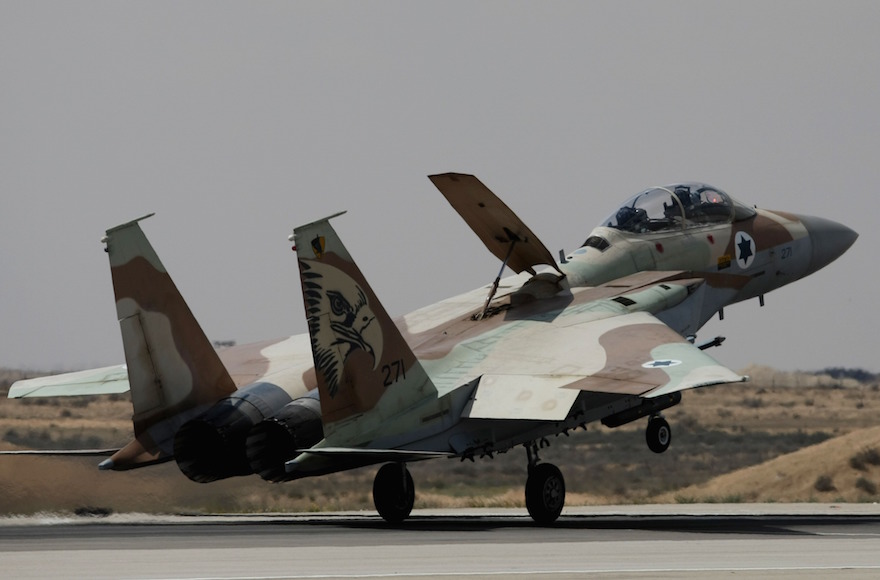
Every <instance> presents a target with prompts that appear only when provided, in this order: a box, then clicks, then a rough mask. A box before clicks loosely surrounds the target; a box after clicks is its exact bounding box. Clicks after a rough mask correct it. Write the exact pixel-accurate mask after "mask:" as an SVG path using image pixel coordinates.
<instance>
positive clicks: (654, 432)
mask: <svg viewBox="0 0 880 580" xmlns="http://www.w3.org/2000/svg"><path fill="white" fill-rule="evenodd" d="M645 441H647V443H648V449H650V450H651V451H653V452H654V453H663V452H664V451H666V450H667V449H669V444H670V443H672V429H671V428H670V427H669V423H667V422H666V419H664V418H663V417H653V418H651V420H650V421H648V428H647V429H645Z"/></svg>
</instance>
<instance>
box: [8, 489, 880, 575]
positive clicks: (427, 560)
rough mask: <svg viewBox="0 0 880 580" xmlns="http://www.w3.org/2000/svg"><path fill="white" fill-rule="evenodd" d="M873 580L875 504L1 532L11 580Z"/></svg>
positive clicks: (98, 522)
mask: <svg viewBox="0 0 880 580" xmlns="http://www.w3.org/2000/svg"><path fill="white" fill-rule="evenodd" d="M832 575H833V576H834V577H835V578H877V577H880V509H878V506H877V505H864V504H857V505H854V506H847V505H846V504H844V505H841V506H828V505H824V504H823V505H820V504H816V505H808V506H798V507H788V506H774V505H770V506H766V507H765V508H762V509H755V508H754V507H743V506H719V505H709V506H633V507H629V508H577V509H575V510H566V512H565V513H564V514H563V517H562V518H560V520H559V521H558V522H557V523H556V525H554V526H553V527H548V528H542V527H537V526H535V525H533V524H532V522H531V520H530V519H529V518H528V516H526V515H525V513H524V510H456V511H417V512H415V513H414V517H412V518H411V519H410V520H408V521H407V522H405V523H404V524H403V525H400V526H388V525H386V524H385V523H384V522H383V521H382V520H380V519H379V518H378V516H375V515H373V514H370V513H363V514H361V513H346V514H319V515H271V516H200V517H187V516H176V517H153V516H137V515H122V514H120V515H113V516H110V517H108V518H61V517H51V516H47V517H34V518H22V519H6V520H0V577H2V578H22V579H23V578H60V577H64V578H96V579H98V578H120V579H135V578H137V579H147V578H149V579H172V578H174V579H178V578H180V579H189V580H193V579H224V580H231V579H280V578H386V577H395V578H441V577H442V578H449V577H464V578H497V577H499V576H517V577H529V578H553V579H560V578H582V577H587V578H729V577H736V578H805V577H806V578H827V577H830V576H832Z"/></svg>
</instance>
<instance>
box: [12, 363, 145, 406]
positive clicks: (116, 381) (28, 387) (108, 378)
mask: <svg viewBox="0 0 880 580" xmlns="http://www.w3.org/2000/svg"><path fill="white" fill-rule="evenodd" d="M128 390H129V385H128V369H127V368H126V367H125V365H116V366H112V367H104V368H100V369H92V370H88V371H77V372H75V373H64V374H61V375H51V376H48V377H38V378H35V379H23V380H20V381H16V382H15V383H13V384H12V387H10V388H9V398H10V399H23V398H26V397H72V396H76V395H110V394H115V393H125V392H126V391H128Z"/></svg>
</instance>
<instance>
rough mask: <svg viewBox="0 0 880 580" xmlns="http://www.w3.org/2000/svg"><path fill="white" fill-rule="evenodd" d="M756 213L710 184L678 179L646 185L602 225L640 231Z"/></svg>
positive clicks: (693, 225) (713, 222)
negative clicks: (657, 184) (655, 184)
mask: <svg viewBox="0 0 880 580" xmlns="http://www.w3.org/2000/svg"><path fill="white" fill-rule="evenodd" d="M754 215H755V210H754V209H752V208H750V207H748V206H746V205H743V204H741V203H740V202H738V201H736V200H734V199H733V198H731V197H730V196H729V195H727V194H726V193H724V192H723V191H721V190H720V189H716V188H714V187H712V186H711V185H706V184H705V183H676V184H673V185H667V186H665V187H651V188H649V189H646V190H645V191H643V192H641V193H640V194H638V195H636V196H634V197H632V198H630V199H629V200H627V202H626V203H625V204H623V206H622V207H621V208H620V209H618V210H617V211H616V212H614V213H613V214H611V215H610V216H608V217H607V218H606V219H605V220H603V221H602V223H601V224H599V225H600V226H605V227H610V228H615V229H618V230H621V231H625V232H632V233H637V234H641V233H648V232H659V231H668V230H682V229H686V228H697V227H701V226H706V225H716V224H725V223H730V222H733V221H740V220H744V219H748V218H750V217H752V216H754Z"/></svg>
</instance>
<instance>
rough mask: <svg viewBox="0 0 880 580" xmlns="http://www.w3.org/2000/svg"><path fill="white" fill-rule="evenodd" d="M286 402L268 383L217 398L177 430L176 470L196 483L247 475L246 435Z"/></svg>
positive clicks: (282, 394)
mask: <svg viewBox="0 0 880 580" xmlns="http://www.w3.org/2000/svg"><path fill="white" fill-rule="evenodd" d="M288 402H290V396H289V395H288V394H287V393H286V392H284V391H283V390H282V389H281V388H279V387H277V386H275V385H272V384H270V383H255V384H253V385H249V386H247V387H244V388H242V389H240V390H239V391H237V392H236V393H235V394H234V395H232V396H230V397H227V398H225V399H221V400H220V401H218V402H217V403H216V404H215V405H214V406H212V407H211V408H210V409H208V410H207V411H206V412H205V413H204V414H202V415H200V416H198V417H196V418H195V419H192V420H190V421H187V422H186V423H184V424H183V426H181V427H180V429H178V430H177V434H176V435H175V436H174V458H175V460H176V461H177V466H178V467H179V468H180V471H182V472H183V474H184V475H186V476H187V477H188V478H190V479H191V480H193V481H196V482H199V483H209V482H212V481H217V480H218V479H225V478H227V477H234V476H236V475H250V474H251V473H253V471H252V470H251V467H250V464H249V463H248V458H247V453H246V452H245V442H246V440H247V436H248V432H249V431H250V430H251V427H253V426H254V425H256V424H257V423H259V422H260V421H262V420H263V419H264V418H265V417H267V416H270V415H272V414H273V413H275V412H276V411H277V410H278V409H281V408H282V407H283V406H284V405H285V404H287V403H288Z"/></svg>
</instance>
